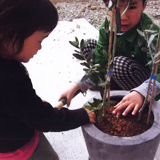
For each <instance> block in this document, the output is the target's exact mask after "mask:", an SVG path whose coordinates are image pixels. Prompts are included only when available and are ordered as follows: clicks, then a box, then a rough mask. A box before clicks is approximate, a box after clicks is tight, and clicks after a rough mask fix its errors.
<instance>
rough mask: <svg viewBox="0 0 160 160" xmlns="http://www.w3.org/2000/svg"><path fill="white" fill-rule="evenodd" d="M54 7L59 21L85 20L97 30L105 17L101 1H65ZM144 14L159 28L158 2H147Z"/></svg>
mask: <svg viewBox="0 0 160 160" xmlns="http://www.w3.org/2000/svg"><path fill="white" fill-rule="evenodd" d="M50 1H52V2H53V1H54V0H50ZM54 5H55V6H56V8H57V10H58V13H59V20H66V21H72V20H73V19H77V18H85V19H86V20H87V21H88V22H89V23H91V24H92V25H93V26H94V27H96V28H97V29H98V28H99V26H100V24H101V23H102V22H103V21H104V20H105V18H106V15H107V10H106V7H105V5H104V3H103V1H102V0H67V2H61V3H54ZM145 12H146V13H147V14H148V15H149V16H150V17H151V18H152V19H153V20H154V22H155V23H156V24H157V25H159V26H160V0H149V1H148V4H147V7H146V9H145Z"/></svg>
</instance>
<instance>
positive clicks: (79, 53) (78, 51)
mask: <svg viewBox="0 0 160 160" xmlns="http://www.w3.org/2000/svg"><path fill="white" fill-rule="evenodd" d="M74 51H75V52H76V53H79V54H82V53H81V52H80V51H77V50H74Z"/></svg>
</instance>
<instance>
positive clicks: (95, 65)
mask: <svg viewBox="0 0 160 160" xmlns="http://www.w3.org/2000/svg"><path fill="white" fill-rule="evenodd" d="M99 67H101V65H100V64H94V65H93V68H99Z"/></svg>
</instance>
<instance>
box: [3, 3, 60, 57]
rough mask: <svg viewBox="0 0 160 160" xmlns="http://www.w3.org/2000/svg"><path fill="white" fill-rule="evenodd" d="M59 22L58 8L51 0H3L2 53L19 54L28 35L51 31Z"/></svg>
mask: <svg viewBox="0 0 160 160" xmlns="http://www.w3.org/2000/svg"><path fill="white" fill-rule="evenodd" d="M57 22H58V13H57V10H56V8H55V7H54V6H53V4H52V3H51V2H50V1H49V0H1V2H0V54H1V53H2V52H4V53H6V54H7V53H8V52H9V53H10V52H11V53H14V54H18V53H19V52H20V51H21V50H22V49H23V45H24V40H25V39H26V38H27V37H29V36H31V35H32V34H33V33H34V32H35V31H45V32H50V31H52V30H53V29H54V28H55V27H56V25H57Z"/></svg>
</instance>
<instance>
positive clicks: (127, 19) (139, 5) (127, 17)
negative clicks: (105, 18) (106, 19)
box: [109, 0, 146, 32]
mask: <svg viewBox="0 0 160 160" xmlns="http://www.w3.org/2000/svg"><path fill="white" fill-rule="evenodd" d="M127 5H128V0H120V3H119V10H120V13H121V14H122V13H123V11H124V10H125V8H126V7H127ZM145 7H146V6H145V5H143V2H142V0H131V1H130V5H129V8H128V10H127V11H126V13H125V14H124V15H123V16H122V17H121V32H126V31H129V30H130V29H132V28H133V27H135V26H136V25H137V24H138V22H139V20H140V18H141V13H142V12H143V11H144V9H145ZM109 14H110V15H112V13H111V12H110V13H109ZM110 20H111V16H110Z"/></svg>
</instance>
